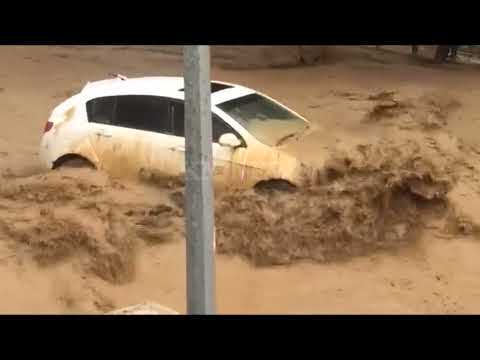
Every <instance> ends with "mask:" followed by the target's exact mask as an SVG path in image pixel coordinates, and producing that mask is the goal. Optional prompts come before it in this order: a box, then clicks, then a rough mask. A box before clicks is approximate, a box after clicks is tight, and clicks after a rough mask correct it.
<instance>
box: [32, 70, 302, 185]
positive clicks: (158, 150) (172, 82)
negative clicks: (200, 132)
mask: <svg viewBox="0 0 480 360" xmlns="http://www.w3.org/2000/svg"><path fill="white" fill-rule="evenodd" d="M183 87H184V81H183V78H181V77H144V78H131V79H127V78H125V77H123V76H117V77H116V78H113V79H108V80H103V81H96V82H91V83H88V84H87V85H86V86H85V87H84V88H83V90H82V91H81V92H80V93H78V94H76V95H74V96H72V97H71V98H69V99H67V100H66V101H64V102H63V103H61V104H60V105H59V106H57V107H56V108H55V109H54V110H53V112H52V114H51V116H50V118H49V120H48V122H47V123H46V125H45V131H44V134H43V138H42V141H41V149H40V157H41V160H42V162H43V163H44V164H45V166H46V167H48V168H49V169H52V168H57V167H59V166H62V165H66V164H73V163H85V164H88V165H90V166H92V167H95V168H97V169H101V170H105V171H106V172H108V173H110V174H111V175H113V176H128V175H133V176H138V175H140V176H142V175H143V176H145V175H149V176H158V177H165V178H175V177H183V176H184V173H185V138H184V89H183ZM211 104H212V133H213V139H212V150H213V165H214V169H213V170H214V181H215V185H216V186H222V185H223V186H231V187H236V188H246V187H252V186H255V185H257V184H259V183H262V182H264V181H266V180H280V181H283V182H285V183H288V184H293V185H299V184H300V183H301V182H302V181H303V180H304V179H305V174H306V173H311V171H305V170H306V167H305V165H303V164H302V163H301V162H300V161H299V160H297V159H296V158H295V157H294V156H292V155H290V154H288V153H287V152H286V151H284V150H282V149H281V146H280V145H281V144H282V143H283V142H285V141H288V139H290V138H292V137H293V136H296V135H299V134H302V133H304V132H305V131H307V129H308V128H309V122H308V121H307V120H305V119H304V118H303V117H302V116H300V115H299V114H297V113H296V112H294V111H292V110H290V109H288V108H287V107H286V106H284V105H282V104H280V103H278V102H277V101H275V100H273V99H271V98H270V97H268V96H266V95H263V94H261V93H259V92H257V91H254V90H252V89H248V88H246V87H243V86H240V85H234V84H228V83H224V82H218V81H212V83H211Z"/></svg>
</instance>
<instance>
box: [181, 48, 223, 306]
mask: <svg viewBox="0 0 480 360" xmlns="http://www.w3.org/2000/svg"><path fill="white" fill-rule="evenodd" d="M183 57H184V64H185V75H184V78H185V167H186V173H185V178H186V181H185V182H186V190H185V219H186V235H187V313H188V314H214V313H215V257H214V250H213V231H214V211H213V183H212V120H211V108H210V49H209V47H208V46H185V48H184V53H183Z"/></svg>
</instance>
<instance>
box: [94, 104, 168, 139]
mask: <svg viewBox="0 0 480 360" xmlns="http://www.w3.org/2000/svg"><path fill="white" fill-rule="evenodd" d="M87 115H88V121H89V122H94V123H100V124H107V125H114V126H121V127H126V128H130V129H137V130H145V131H153V132H158V133H164V134H173V125H172V121H171V118H170V113H169V101H168V99H165V98H162V97H159V96H147V95H120V96H106V97H101V98H96V99H92V100H90V101H88V102H87Z"/></svg>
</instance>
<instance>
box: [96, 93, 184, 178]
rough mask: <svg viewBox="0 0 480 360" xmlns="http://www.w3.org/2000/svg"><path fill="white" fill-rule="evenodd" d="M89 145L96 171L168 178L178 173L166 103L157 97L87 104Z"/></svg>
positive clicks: (117, 98)
mask: <svg viewBox="0 0 480 360" xmlns="http://www.w3.org/2000/svg"><path fill="white" fill-rule="evenodd" d="M87 112H88V119H89V122H90V141H91V144H92V146H93V148H94V150H95V152H96V154H97V157H98V159H99V161H100V168H102V169H104V170H106V171H108V172H109V173H111V174H112V175H114V176H125V175H131V176H138V175H140V176H141V177H148V178H151V177H157V178H159V177H167V178H168V177H171V176H176V175H178V173H179V172H180V168H181V164H178V163H176V161H175V157H174V149H175V148H176V147H177V146H181V145H182V144H181V141H179V140H178V139H177V138H176V137H175V136H174V134H173V126H172V122H171V117H170V113H169V101H168V100H167V99H165V98H163V97H159V96H149V95H121V96H109V97H101V98H96V99H93V100H90V101H89V102H88V103H87Z"/></svg>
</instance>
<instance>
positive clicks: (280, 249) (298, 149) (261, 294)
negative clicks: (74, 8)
mask: <svg viewBox="0 0 480 360" xmlns="http://www.w3.org/2000/svg"><path fill="white" fill-rule="evenodd" d="M342 51H343V53H342ZM0 52H1V54H0V63H1V64H2V65H3V66H0V69H3V70H0V103H1V104H2V106H1V107H0V116H1V117H2V131H1V132H0V275H1V279H2V281H1V282H0V293H2V294H4V296H2V297H1V299H2V300H1V301H0V313H38V314H40V313H60V314H68V313H81V314H91V313H103V312H108V311H112V310H113V309H116V308H123V307H127V306H131V305H134V304H137V303H144V302H146V301H154V302H157V303H160V304H163V305H165V306H167V307H169V308H172V309H175V310H176V311H179V312H184V311H185V304H186V302H185V242H184V210H183V188H182V186H181V184H179V183H175V182H172V183H162V184H159V183H156V182H154V181H145V180H143V181H134V180H132V179H129V180H126V179H122V178H113V177H109V176H108V175H107V174H105V173H102V172H100V171H95V170H91V169H60V170H58V171H52V172H45V171H44V170H42V169H41V168H40V166H39V161H38V145H39V141H40V136H41V133H42V129H43V126H44V124H45V122H46V120H47V118H48V116H49V113H50V111H51V110H52V108H53V107H54V106H55V105H57V104H58V103H59V102H61V101H62V100H63V99H65V98H66V97H68V96H70V95H72V94H73V93H75V92H76V91H78V90H80V89H81V88H82V87H83V86H84V85H85V83H86V82H87V81H89V80H99V79H103V78H106V77H108V74H109V73H112V72H115V73H122V74H125V75H127V76H130V77H134V76H149V75H163V76H168V75H172V76H173V75H174V76H178V75H181V74H182V71H183V70H182V61H181V59H180V58H178V57H177V56H176V55H175V54H165V53H163V52H155V51H145V50H144V49H141V48H135V47H121V48H118V47H116V48H111V47H52V46H45V47H40V46H29V47H7V46H2V47H0ZM347 53H348V56H347V55H345V54H347ZM337 54H343V55H342V56H340V55H338V56H337V57H332V58H331V60H330V61H329V62H328V63H321V64H318V65H315V66H308V67H297V68H283V69H248V70H245V69H242V70H234V69H224V68H221V67H219V66H217V65H214V67H213V69H212V77H213V78H214V79H215V80H221V81H227V82H235V83H239V84H242V85H245V86H248V87H252V88H255V89H258V90H259V91H261V92H263V93H266V94H268V95H270V96H272V97H273V98H275V99H277V100H279V101H281V102H283V103H285V104H286V105H287V106H289V107H291V108H292V109H294V110H295V111H297V112H298V113H300V114H301V115H302V116H304V117H306V118H307V119H309V120H310V121H311V123H312V128H311V131H309V132H308V133H307V134H306V135H304V136H301V137H298V138H292V139H290V140H289V141H286V142H285V143H283V144H282V145H281V147H283V148H285V150H287V151H288V152H289V153H291V154H295V156H297V157H299V158H301V159H303V160H304V161H305V162H308V163H309V164H313V165H314V166H315V167H316V168H317V169H318V170H319V174H320V176H319V177H318V180H317V181H316V182H315V183H311V184H308V185H306V186H304V187H302V188H297V189H296V190H294V191H293V190H292V191H279V190H278V189H276V188H275V187H272V188H268V187H267V188H263V189H261V190H254V189H250V190H243V191H234V192H220V191H219V192H218V193H217V194H216V199H215V219H216V231H217V233H216V240H217V245H216V249H217V257H216V261H217V264H216V265H217V267H216V271H217V304H218V312H219V313H249V314H251V313H282V314H287V313H288V314H292V313H319V314H323V313H429V314H431V313H478V312H480V292H479V291H478V288H479V287H480V261H479V260H480V243H479V239H478V234H479V229H480V228H479V226H480V215H479V214H480V174H479V172H478V169H479V167H480V140H479V137H478V133H479V130H480V115H479V114H480V104H479V103H478V98H479V96H480V90H479V87H478V84H479V83H480V72H479V71H478V69H477V68H476V67H473V66H470V67H469V66H465V65H457V64H445V65H441V66H433V65H430V64H421V63H418V62H414V61H412V60H411V59H410V58H409V57H408V56H406V55H404V54H401V53H393V52H388V51H381V52H376V51H375V50H374V49H362V48H353V47H352V48H350V49H347V48H339V50H338V53H337Z"/></svg>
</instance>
